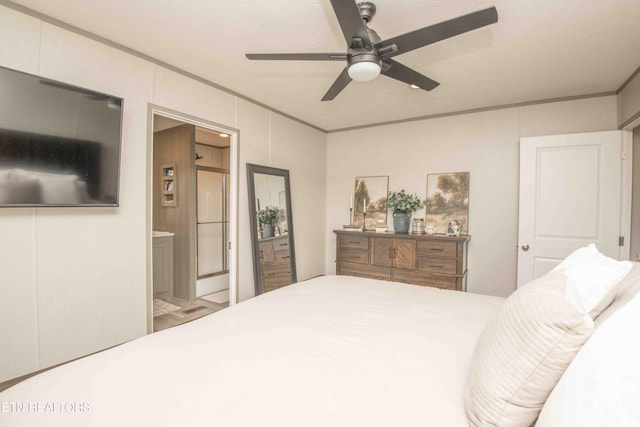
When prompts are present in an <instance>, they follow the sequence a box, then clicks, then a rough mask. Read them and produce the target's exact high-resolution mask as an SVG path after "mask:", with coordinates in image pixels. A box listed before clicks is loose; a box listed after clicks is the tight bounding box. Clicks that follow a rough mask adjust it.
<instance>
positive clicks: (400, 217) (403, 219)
mask: <svg viewBox="0 0 640 427" xmlns="http://www.w3.org/2000/svg"><path fill="white" fill-rule="evenodd" d="M410 225H411V214H410V213H407V212H394V213H393V230H394V231H395V232H396V234H409V227H410Z"/></svg>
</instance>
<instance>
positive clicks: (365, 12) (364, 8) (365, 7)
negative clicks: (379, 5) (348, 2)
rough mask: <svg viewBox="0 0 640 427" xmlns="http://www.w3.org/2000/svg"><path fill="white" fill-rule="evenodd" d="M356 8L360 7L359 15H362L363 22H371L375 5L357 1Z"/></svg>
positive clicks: (374, 12)
mask: <svg viewBox="0 0 640 427" xmlns="http://www.w3.org/2000/svg"><path fill="white" fill-rule="evenodd" d="M358 9H360V15H362V19H364V22H371V20H372V19H373V17H374V16H375V15H376V5H375V4H373V3H371V2H368V1H365V2H362V3H358Z"/></svg>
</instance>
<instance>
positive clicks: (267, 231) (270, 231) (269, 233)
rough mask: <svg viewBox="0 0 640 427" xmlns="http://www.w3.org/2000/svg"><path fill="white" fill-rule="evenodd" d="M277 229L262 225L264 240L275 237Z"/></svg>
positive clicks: (269, 225) (270, 225) (271, 225)
mask: <svg viewBox="0 0 640 427" xmlns="http://www.w3.org/2000/svg"><path fill="white" fill-rule="evenodd" d="M275 229H276V228H275V227H274V226H273V224H262V238H263V239H266V238H267V237H273V234H274V231H275Z"/></svg>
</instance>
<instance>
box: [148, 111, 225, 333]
mask: <svg viewBox="0 0 640 427" xmlns="http://www.w3.org/2000/svg"><path fill="white" fill-rule="evenodd" d="M152 123H153V142H152V153H153V154H152V171H153V172H152V178H151V181H152V185H151V187H152V194H153V196H152V200H153V201H152V223H153V227H152V229H153V233H152V265H153V279H152V282H153V284H152V290H151V292H150V294H151V295H150V300H151V301H152V304H150V306H152V309H151V312H152V313H151V315H150V324H152V325H153V326H152V328H153V330H154V331H157V330H161V329H166V328H167V327H171V326H175V325H177V324H180V323H184V322H186V321H190V320H193V319H194V318H197V317H201V316H203V315H206V314H210V313H212V312H214V311H218V310H220V309H223V308H225V307H227V306H229V304H232V303H233V301H235V277H236V275H235V274H234V267H233V266H234V265H235V252H234V251H233V250H232V248H233V245H232V242H233V241H234V240H235V239H234V236H235V221H234V212H235V210H234V209H233V206H234V203H235V202H234V201H235V200H237V196H236V195H237V190H236V188H237V184H236V182H237V180H236V179H235V178H236V175H235V174H236V171H235V170H234V169H233V168H232V167H231V165H232V164H234V163H233V162H232V157H234V156H235V153H236V152H237V149H236V144H237V137H236V134H234V133H233V132H231V131H230V130H227V129H224V128H221V127H218V126H216V125H210V124H206V123H203V122H201V121H194V120H191V119H184V118H182V117H177V116H174V115H173V114H169V113H164V112H155V111H154V113H153V116H152Z"/></svg>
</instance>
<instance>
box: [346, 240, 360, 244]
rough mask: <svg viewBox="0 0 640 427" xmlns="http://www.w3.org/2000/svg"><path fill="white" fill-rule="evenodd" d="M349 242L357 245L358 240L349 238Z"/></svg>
mask: <svg viewBox="0 0 640 427" xmlns="http://www.w3.org/2000/svg"><path fill="white" fill-rule="evenodd" d="M349 243H351V244H352V245H359V244H360V242H359V241H358V240H349Z"/></svg>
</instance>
